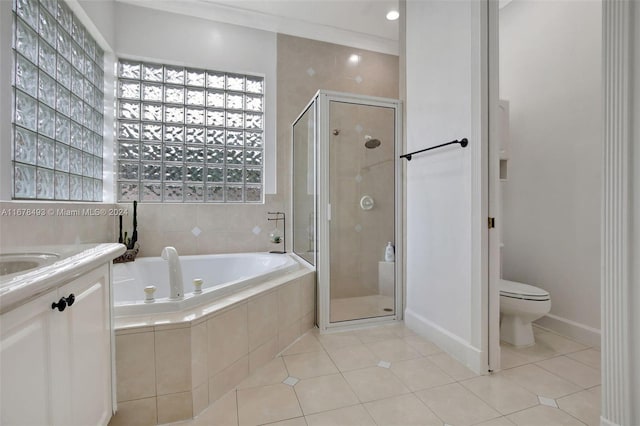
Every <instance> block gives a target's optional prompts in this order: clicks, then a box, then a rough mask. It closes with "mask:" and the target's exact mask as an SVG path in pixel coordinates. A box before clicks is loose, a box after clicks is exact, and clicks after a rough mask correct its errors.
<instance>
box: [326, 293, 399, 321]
mask: <svg viewBox="0 0 640 426" xmlns="http://www.w3.org/2000/svg"><path fill="white" fill-rule="evenodd" d="M393 310H394V299H393V297H391V296H383V295H381V294H373V295H370V296H358V297H342V298H336V299H331V322H339V321H347V320H352V319H360V318H373V317H384V316H389V315H393Z"/></svg>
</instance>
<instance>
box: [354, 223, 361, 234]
mask: <svg viewBox="0 0 640 426" xmlns="http://www.w3.org/2000/svg"><path fill="white" fill-rule="evenodd" d="M354 229H355V230H356V232H362V225H360V224H357V225H356V226H355V228H354Z"/></svg>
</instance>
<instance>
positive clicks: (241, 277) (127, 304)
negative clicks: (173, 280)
mask: <svg viewBox="0 0 640 426" xmlns="http://www.w3.org/2000/svg"><path fill="white" fill-rule="evenodd" d="M180 265H181V268H182V282H183V284H184V297H183V298H182V299H180V300H171V299H170V298H169V271H168V268H169V265H168V263H167V261H166V260H163V259H162V258H160V257H143V258H139V259H137V260H136V261H135V262H128V263H118V264H116V265H114V266H113V298H114V314H115V316H116V317H119V316H126V315H145V314H157V313H163V312H167V313H168V312H178V311H184V310H187V309H191V308H193V307H196V306H201V305H205V304H207V303H209V302H211V301H213V300H216V299H219V298H221V297H224V296H227V295H230V294H232V293H235V292H238V291H239V290H241V289H243V288H246V287H248V286H252V285H256V284H261V283H265V282H267V281H269V280H273V279H275V278H278V277H282V276H285V275H286V274H289V273H290V272H293V271H296V270H298V269H300V268H301V265H300V264H299V263H298V262H297V261H296V260H295V259H293V258H292V257H291V256H288V255H286V254H273V253H236V254H212V255H194V256H180ZM196 279H200V280H202V281H203V284H202V290H201V291H202V293H195V292H194V291H195V287H194V284H193V283H194V280H196ZM148 286H155V287H156V290H155V293H154V301H153V302H145V291H144V289H145V287H148Z"/></svg>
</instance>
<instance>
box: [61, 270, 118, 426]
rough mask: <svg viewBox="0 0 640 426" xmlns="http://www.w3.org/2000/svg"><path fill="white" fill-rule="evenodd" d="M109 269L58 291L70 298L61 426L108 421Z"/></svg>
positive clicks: (109, 403)
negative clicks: (66, 405) (66, 391)
mask: <svg viewBox="0 0 640 426" xmlns="http://www.w3.org/2000/svg"><path fill="white" fill-rule="evenodd" d="M108 280H109V268H108V266H102V267H100V268H99V269H96V270H94V271H92V272H90V273H89V274H87V275H84V276H83V277H81V278H78V279H77V280H75V281H72V282H71V283H69V284H66V285H65V286H63V287H60V289H59V290H58V294H59V296H61V297H67V298H68V297H69V296H70V295H71V294H73V295H74V297H75V301H74V303H73V305H72V306H70V307H69V308H67V311H65V314H67V315H65V316H64V320H65V327H64V329H65V332H66V334H67V336H66V339H68V340H67V341H68V348H67V349H68V356H69V357H68V362H69V366H68V380H69V394H70V407H69V414H70V417H69V418H68V419H64V420H63V421H62V422H60V423H59V424H61V425H65V426H67V425H82V426H84V425H106V424H107V423H108V421H109V419H110V418H111V326H110V317H109V285H108Z"/></svg>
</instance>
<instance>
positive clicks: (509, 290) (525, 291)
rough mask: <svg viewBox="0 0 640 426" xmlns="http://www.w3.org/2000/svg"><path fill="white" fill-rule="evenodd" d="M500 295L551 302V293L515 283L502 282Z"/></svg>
mask: <svg viewBox="0 0 640 426" xmlns="http://www.w3.org/2000/svg"><path fill="white" fill-rule="evenodd" d="M500 295H501V296H506V297H513V298H516V299H526V300H549V292H548V291H545V290H543V289H541V288H538V287H535V286H532V285H529V284H523V283H519V282H515V281H508V280H500Z"/></svg>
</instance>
